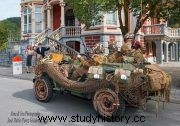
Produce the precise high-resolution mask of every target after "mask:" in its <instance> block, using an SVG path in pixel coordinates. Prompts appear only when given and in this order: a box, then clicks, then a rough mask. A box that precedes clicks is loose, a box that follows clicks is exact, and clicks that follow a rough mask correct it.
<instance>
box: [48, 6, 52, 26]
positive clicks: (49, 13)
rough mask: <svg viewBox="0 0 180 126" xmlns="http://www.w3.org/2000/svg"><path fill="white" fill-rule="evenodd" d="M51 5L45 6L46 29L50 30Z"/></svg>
mask: <svg viewBox="0 0 180 126" xmlns="http://www.w3.org/2000/svg"><path fill="white" fill-rule="evenodd" d="M51 9H52V7H51V5H48V6H47V28H48V29H51Z"/></svg>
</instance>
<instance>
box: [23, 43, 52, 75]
mask: <svg viewBox="0 0 180 126" xmlns="http://www.w3.org/2000/svg"><path fill="white" fill-rule="evenodd" d="M49 49H50V48H49V47H44V46H43V45H42V44H41V43H39V44H38V46H31V45H28V46H27V48H26V50H25V54H26V56H27V58H26V73H30V67H32V68H33V71H34V70H35V65H36V63H37V59H39V58H44V56H45V51H48V50H49Z"/></svg>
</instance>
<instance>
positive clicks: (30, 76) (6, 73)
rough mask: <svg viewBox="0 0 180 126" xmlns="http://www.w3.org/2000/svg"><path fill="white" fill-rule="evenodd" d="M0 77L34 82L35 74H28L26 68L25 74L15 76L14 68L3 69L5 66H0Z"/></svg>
mask: <svg viewBox="0 0 180 126" xmlns="http://www.w3.org/2000/svg"><path fill="white" fill-rule="evenodd" d="M31 71H32V70H31ZM0 75H1V76H7V77H14V78H18V79H24V80H30V81H32V80H33V78H34V73H26V71H25V68H23V74H19V75H13V68H12V67H3V66H0Z"/></svg>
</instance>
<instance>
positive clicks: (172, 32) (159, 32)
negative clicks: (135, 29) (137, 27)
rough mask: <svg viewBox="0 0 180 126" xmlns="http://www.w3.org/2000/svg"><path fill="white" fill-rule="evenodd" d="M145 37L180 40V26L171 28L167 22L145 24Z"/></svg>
mask: <svg viewBox="0 0 180 126" xmlns="http://www.w3.org/2000/svg"><path fill="white" fill-rule="evenodd" d="M143 30H144V37H145V39H151V40H160V39H161V40H162V39H166V40H180V28H170V27H167V26H166V25H165V24H154V25H145V26H144V27H143Z"/></svg>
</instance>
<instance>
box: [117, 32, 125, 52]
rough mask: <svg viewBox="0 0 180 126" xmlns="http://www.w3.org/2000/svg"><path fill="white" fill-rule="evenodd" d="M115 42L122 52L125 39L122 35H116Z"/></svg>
mask: <svg viewBox="0 0 180 126" xmlns="http://www.w3.org/2000/svg"><path fill="white" fill-rule="evenodd" d="M115 41H116V46H117V48H118V51H120V50H121V46H122V44H123V37H122V35H116V36H115Z"/></svg>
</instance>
